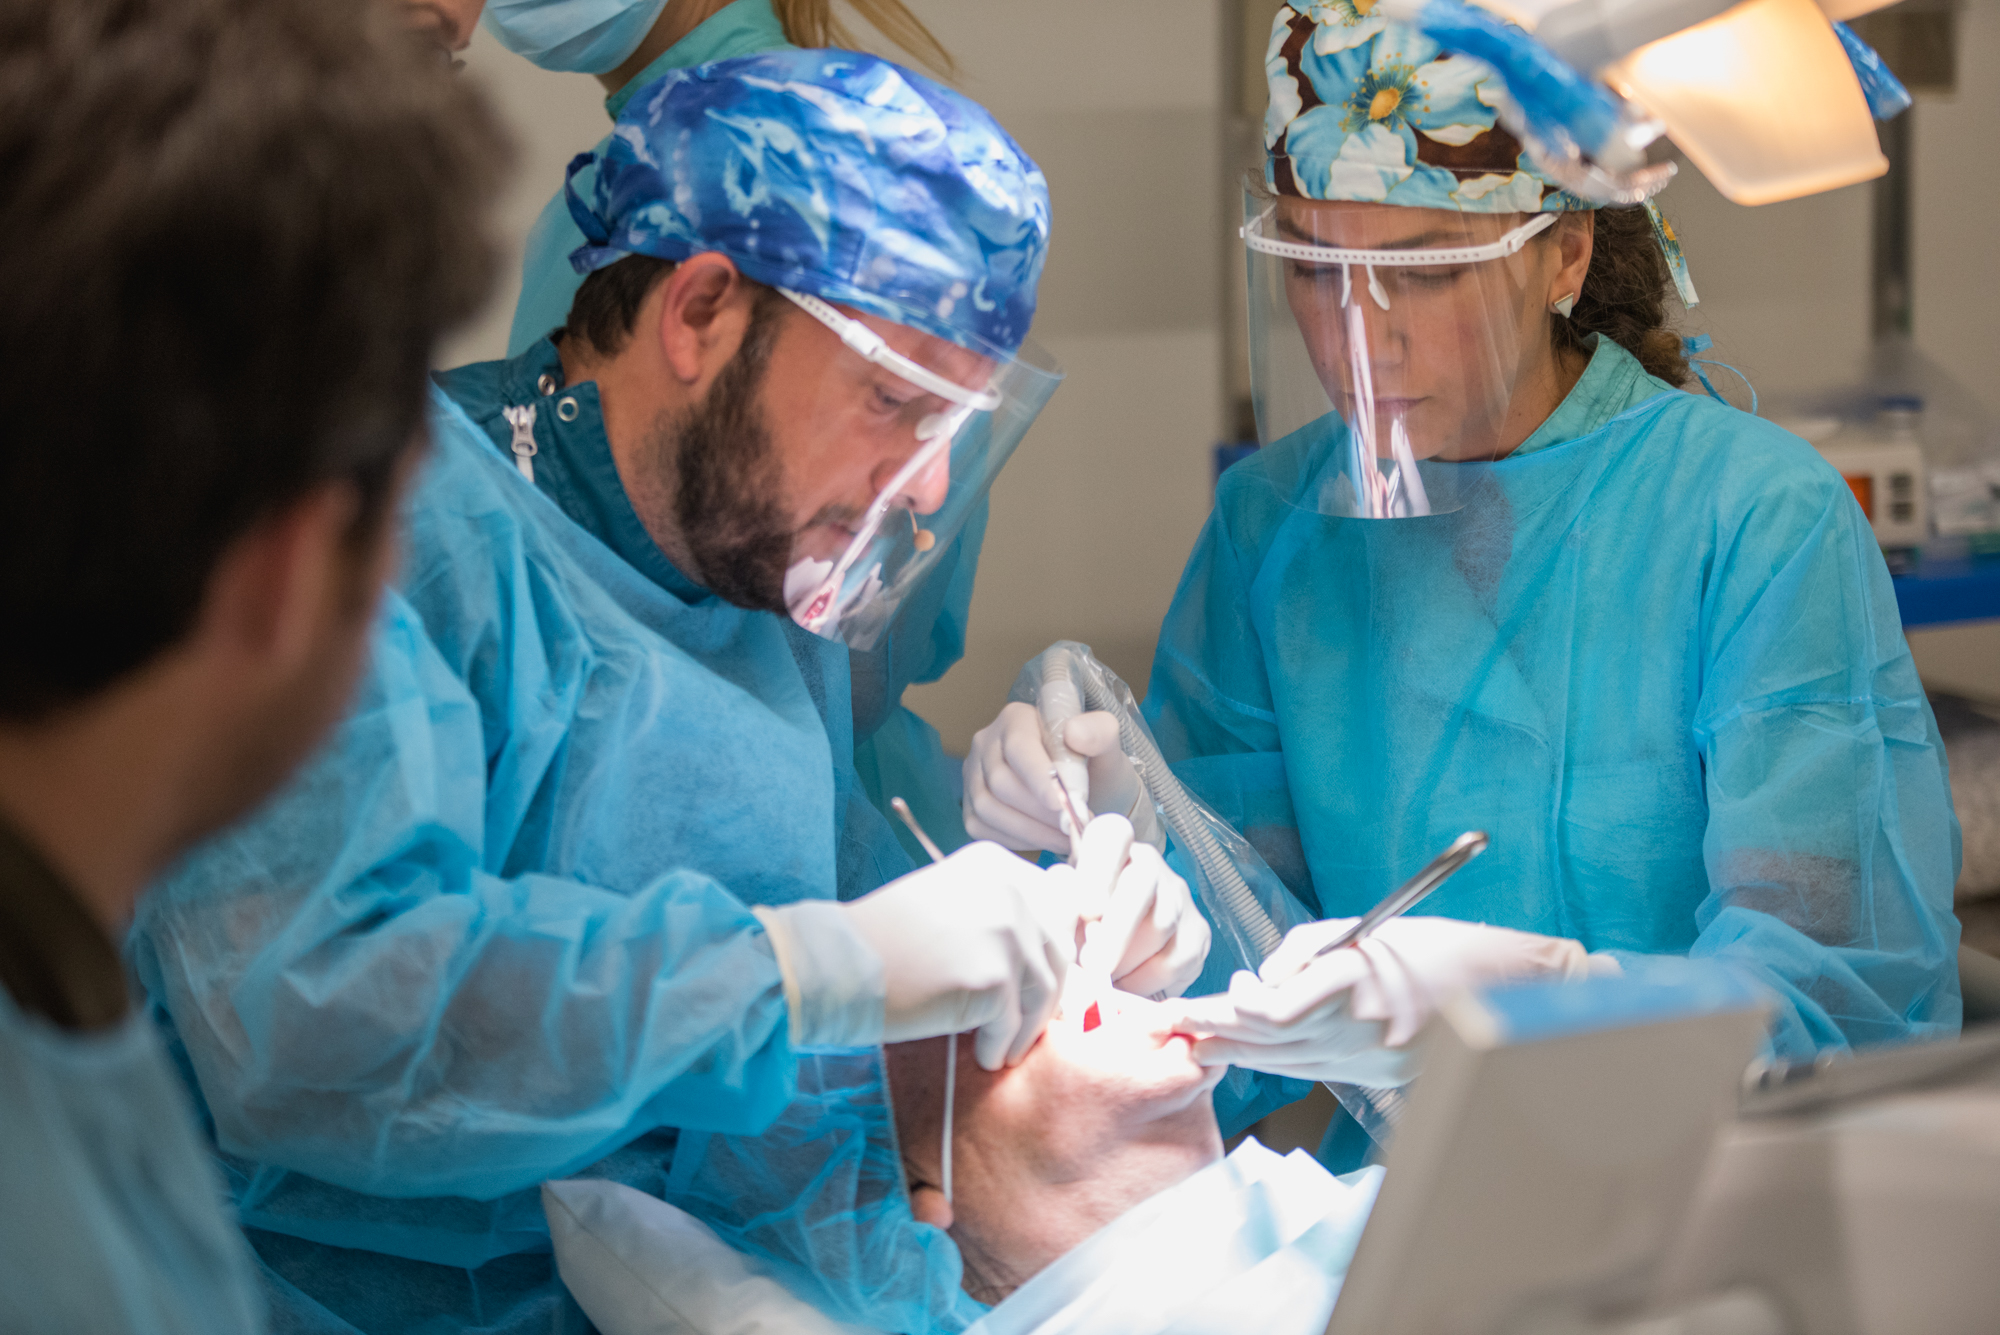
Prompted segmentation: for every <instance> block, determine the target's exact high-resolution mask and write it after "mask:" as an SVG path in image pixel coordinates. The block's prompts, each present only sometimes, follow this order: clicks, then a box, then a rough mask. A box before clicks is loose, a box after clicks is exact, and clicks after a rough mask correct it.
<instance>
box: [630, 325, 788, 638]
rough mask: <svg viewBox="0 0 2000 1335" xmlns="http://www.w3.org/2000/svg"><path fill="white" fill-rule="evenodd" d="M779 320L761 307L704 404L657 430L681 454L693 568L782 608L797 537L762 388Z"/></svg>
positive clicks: (740, 595)
mask: <svg viewBox="0 0 2000 1335" xmlns="http://www.w3.org/2000/svg"><path fill="white" fill-rule="evenodd" d="M774 317H775V312H772V313H770V314H767V313H766V311H765V309H764V307H763V304H762V303H760V304H759V307H758V310H757V312H756V314H755V315H754V316H753V317H752V322H751V326H750V329H749V331H748V332H747V333H746V334H745V335H744V338H743V346H742V347H741V348H740V349H739V350H738V351H737V354H736V356H735V357H733V358H731V359H730V362H729V365H727V366H725V367H724V368H723V369H722V373H721V374H720V375H718V376H717V377H716V379H715V383H714V384H713V385H711V386H710V387H709V391H708V394H707V395H706V396H705V397H704V398H703V399H702V401H701V403H699V404H698V405H696V406H695V407H693V408H691V409H689V410H687V411H686V412H684V413H681V414H680V415H678V416H677V417H674V418H669V419H664V420H663V421H662V422H661V423H660V426H659V427H658V428H656V430H657V433H658V437H657V439H656V441H655V450H656V457H660V458H666V457H672V458H673V459H674V460H675V472H676V474H677V477H676V486H675V490H674V518H675V520H676V522H678V523H679V525H680V530H681V537H682V540H683V541H684V542H686V544H687V547H688V551H689V553H690V555H691V556H692V557H693V559H694V563H695V567H696V568H695V569H694V570H692V571H689V572H688V573H689V574H690V575H693V576H694V577H695V578H697V579H699V580H700V581H701V582H702V583H703V584H704V585H706V586H707V587H708V588H709V589H710V590H711V591H712V592H714V593H716V594H717V595H719V596H720V597H722V598H724V599H727V600H728V601H729V602H732V603H735V604H736V605H737V606H738V607H748V608H754V609H756V610H758V611H763V612H777V613H779V614H781V615H782V614H783V613H784V612H785V570H786V568H787V567H788V566H789V565H790V564H791V557H792V544H793V540H794V537H795V534H794V531H793V529H792V526H791V524H790V523H789V522H787V519H786V515H785V507H784V469H783V468H782V467H780V465H779V462H778V455H777V451H776V449H775V448H774V446H773V445H772V442H771V433H770V431H769V430H768V429H767V428H766V426H765V423H764V414H763V410H762V406H761V404H760V402H759V395H758V391H759V390H760V388H761V387H762V385H763V381H764V370H765V367H766V365H767V364H768V362H769V356H770V350H771V343H772V337H773V335H774V334H775V332H776V319H775V318H774Z"/></svg>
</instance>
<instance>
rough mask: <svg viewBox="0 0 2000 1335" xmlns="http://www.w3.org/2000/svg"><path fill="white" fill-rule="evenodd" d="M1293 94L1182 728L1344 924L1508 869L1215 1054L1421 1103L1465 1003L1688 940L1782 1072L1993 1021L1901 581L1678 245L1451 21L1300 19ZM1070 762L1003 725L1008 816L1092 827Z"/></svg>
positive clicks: (1166, 644) (1177, 731)
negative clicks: (1397, 891) (1248, 381)
mask: <svg viewBox="0 0 2000 1335" xmlns="http://www.w3.org/2000/svg"><path fill="white" fill-rule="evenodd" d="M1343 14H1346V15H1347V17H1342V15H1343ZM1266 68H1267V70H1268V72H1269V76H1270V84H1271V104H1270V112H1269V115H1268V119H1267V121H1266V143H1267V146H1268V149H1269V152H1268V156H1267V162H1266V171H1265V178H1264V188H1263V189H1261V190H1257V191H1253V192H1251V197H1250V199H1249V200H1248V202H1247V208H1246V225H1245V241H1246V245H1247V246H1248V248H1249V259H1250V265H1251V282H1250V288H1251V307H1252V309H1251V348H1252V361H1253V379H1254V380H1255V383H1256V392H1257V399H1258V402H1257V408H1258V420H1259V427H1260V434H1261V435H1262V436H1263V438H1264V441H1265V448H1264V449H1263V450H1261V451H1260V452H1259V453H1258V454H1257V455H1255V456H1253V457H1252V458H1250V459H1249V460H1246V461H1245V462H1243V463H1242V464H1240V465H1238V466H1237V467H1236V468H1234V469H1232V470H1231V471H1230V472H1229V473H1228V474H1227V475H1226V476H1225V477H1224V478H1223V480H1222V483H1221V486H1220V487H1219V488H1218V491H1217V495H1216V504H1215V510H1214V513H1213V514H1212V515H1211V517H1210V519H1209V522H1208V525H1207V528H1206V529H1205V531H1204V532H1203V534H1202V537H1201V540H1200V542H1199V544H1198V545H1197V546H1196V548H1195V551H1194V554H1193V556H1192V558H1191V559H1190V561H1189V563H1188V566H1187V569H1186V572H1185V574H1184V575H1183V577H1182V580H1181V584H1180V588H1179V590H1178V592H1177V594H1176V595H1175V598H1174V602H1173V605H1172V608H1171V610H1170V611H1169V612H1168V615H1167V619H1166V623H1165V625H1164V626H1163V627H1162V630H1161V634H1160V642H1159V648H1158V653H1157V656H1156V657H1155V659H1154V666H1153V675H1152V681H1151V689H1150V693H1149V695H1148V697H1147V703H1146V713H1147V716H1148V718H1149V719H1150V721H1151V723H1152V726H1153V728H1154V729H1155V731H1156V733H1157V736H1158V740H1159V742H1160V744H1161V746H1162V748H1163V749H1164V750H1165V752H1166V754H1167V755H1168V756H1169V757H1170V758H1171V759H1173V760H1175V761H1176V764H1175V771H1176V773H1177V774H1178V775H1179V776H1180V777H1181V778H1182V780H1183V781H1184V782H1186V783H1187V784H1188V785H1189V786H1190V787H1191V788H1193V789H1194V790H1195V791H1196V792H1197V793H1199V794H1200V795H1201V796H1203V797H1204V798H1206V799H1207V800H1208V801H1209V802H1210V803H1211V804H1212V805H1214V806H1215V807H1216V808H1217V809H1218V810H1220V811H1221V812H1222V813H1223V815H1225V816H1226V817H1227V818H1228V819H1229V820H1230V821H1231V823H1232V824H1234V825H1235V826H1237V827H1238V828H1239V829H1241V830H1242V831H1243V832H1244V833H1245V835H1246V836H1247V837H1248V838H1249V839H1250V840H1251V841H1252V842H1253V843H1254V844H1255V845H1256V846H1257V847H1258V849H1259V850H1260V851H1261V852H1262V853H1263V855H1264V856H1265V858H1266V859H1267V860H1268V861H1269V862H1270V863H1271V864H1272V866H1273V867H1274V868H1275V869H1277V870H1278V871H1279V872H1280V874H1281V875H1282V876H1283V877H1284V878H1285V879H1286V881H1287V882H1288V884H1289V885H1290V886H1291V887H1292V889H1293V890H1294V891H1295V892H1297V893H1298V895H1299V896H1300V897H1301V899H1302V900H1304V901H1305V903H1306V904H1307V906H1308V907H1309V908H1311V909H1313V910H1314V911H1315V912H1316V914H1317V915H1320V916H1324V917H1328V918H1333V919H1345V918H1351V917H1352V916H1353V915H1356V914H1358V913H1360V912H1362V911H1363V910H1364V909H1366V908H1367V907H1368V906H1369V905H1371V904H1372V903H1373V902H1375V901H1376V900H1377V899H1378V898H1380V897H1381V896H1382V895H1383V894H1385V893H1386V892H1387V891H1388V890H1390V889H1391V888H1392V887H1394V886H1395V885H1396V884H1397V883H1398V882H1399V881H1401V880H1402V879H1403V878H1404V877H1407V876H1408V875H1409V874H1410V873H1412V872H1413V871H1415V870H1416V869H1417V868H1418V867H1420V866H1421V865H1422V864H1423V863H1424V862H1425V861H1427V860H1428V859H1429V858H1430V857H1431V856H1432V855H1434V854H1435V853H1437V852H1438V851H1439V850H1440V849H1442V848H1444V847H1445V846H1446V845H1447V844H1448V843H1450V842H1451V840H1452V839H1453V838H1454V837H1455V836H1456V835H1458V834H1459V833H1460V832H1461V831H1465V830H1472V829H1480V830H1486V831H1488V832H1490V833H1491V835H1492V838H1493V845H1492V849H1491V851H1490V852H1488V853H1487V854H1486V855H1485V856H1483V857H1481V858H1480V859H1478V860H1477V861H1475V862H1473V863H1472V864H1471V865H1470V866H1469V867H1468V868H1467V869H1466V870H1465V871H1462V872H1460V873H1459V874H1458V876H1457V877H1456V878H1455V879H1453V880H1452V881H1450V882H1449V883H1447V884H1446V885H1445V886H1444V888H1442V889H1441V890H1439V891H1438V892H1437V893H1436V894H1435V895H1433V896H1432V897H1431V899H1429V900H1428V901H1427V902H1426V904H1425V906H1424V913H1425V914H1427V915H1435V916H1428V917H1422V918H1418V917H1412V918H1407V919H1404V920H1402V921H1400V922H1396V923H1392V924H1390V925H1389V926H1388V927H1387V928H1385V929H1384V930H1383V931H1382V932H1381V933H1380V934H1378V936H1377V937H1376V938H1374V940H1373V941H1372V942H1370V943H1368V944H1367V945H1366V947H1365V948H1364V949H1363V950H1360V951H1351V950H1343V951H1338V952H1334V953H1333V954H1331V955H1329V956H1327V957H1325V958H1323V959H1320V960H1318V961H1316V962H1314V963H1312V964H1310V965H1307V967H1305V968H1304V969H1303V970H1301V969H1300V965H1301V964H1303V963H1305V961H1306V960H1307V959H1308V958H1309V957H1310V956H1311V954H1312V949H1313V948H1314V947H1316V946H1317V945H1318V944H1320V943H1321V942H1323V941H1325V940H1326V939H1328V938H1329V937H1330V936H1331V934H1332V933H1333V932H1334V931H1336V930H1338V929H1339V928H1340V927H1342V926H1344V925H1345V924H1344V922H1339V921H1336V922H1320V923H1312V924H1308V925H1306V926H1304V927H1300V928H1298V929H1295V931H1294V932H1293V933H1292V935H1291V937H1290V938H1288V939H1287V941H1286V943H1285V945H1284V946H1283V947H1281V948H1280V950H1279V951H1278V952H1277V953H1276V954H1274V955H1273V956H1272V957H1271V959H1270V960H1268V961H1266V963H1265V965H1264V968H1263V970H1262V977H1261V980H1260V979H1257V978H1252V977H1250V976H1249V975H1247V974H1241V975H1238V977H1237V979H1236V982H1235V984H1234V985H1233V986H1232V988H1231V990H1230V992H1229V993H1228V995H1227V996H1225V997H1215V998H1207V999H1195V1000H1192V1001H1189V1002H1186V1003H1183V1006H1184V1012H1185V1013H1184V1016H1183V1020H1182V1025H1183V1028H1184V1029H1185V1030H1186V1031H1187V1032H1190V1033H1195V1034H1198V1035H1208V1036H1209V1037H1208V1038H1206V1039H1205V1040H1204V1041H1203V1042H1202V1043H1200V1044H1199V1050H1200V1051H1201V1052H1202V1054H1203V1057H1204V1059H1205V1060H1211V1061H1218V1062H1220V1061H1228V1062H1232V1063H1236V1064H1240V1065H1245V1066H1249V1067H1253V1068H1256V1069H1259V1070H1265V1071H1271V1072H1274V1073H1278V1074H1285V1075H1294V1076H1302V1077H1308V1078H1314V1079H1332V1080H1343V1081H1349V1082H1353V1083H1360V1084H1374V1085H1383V1084H1394V1083H1398V1082H1399V1081H1400V1080H1402V1079H1406V1078H1407V1077H1408V1075H1409V1074H1410V1071H1411V1068H1410V1064H1409V1063H1408V1062H1407V1061H1398V1060H1397V1053H1398V1050H1399V1045H1400V1044H1402V1043H1403V1042H1404V1041H1406V1040H1407V1038H1408V1037H1409V1036H1410V1035H1411V1034H1412V1033H1413V1032H1414V1031H1415V1029H1416V1027H1417V1026H1418V1025H1419V1024H1420V1023H1421V1022H1422V1020H1423V1018H1424V1017H1425V1016H1426V1015H1427V1013H1428V1011H1429V1009H1430V1007H1431V1006H1432V1004H1433V1003H1434V1001H1435V999H1437V998H1439V997H1441V996H1442V995H1443V994H1444V993H1445V992H1446V991H1448V990H1450V989H1451V988H1453V987H1455V986H1459V985H1466V984H1478V983H1481V982H1489V981H1493V980H1495V979H1497V978H1507V977H1518V976H1525V975H1538V974H1555V975H1558V976H1576V975H1579V974H1582V973H1584V972H1586V971H1594V970H1605V971H1609V970H1612V969H1616V968H1621V967H1622V968H1624V969H1626V970H1635V969H1645V968H1647V967H1649V966H1648V960H1649V958H1651V957H1659V956H1693V957H1698V958H1713V959H1718V960H1723V961H1727V962H1729V963H1731V964H1733V965H1735V966H1737V967H1739V968H1741V969H1744V970H1747V971H1749V972H1750V973H1752V974H1754V975H1755V976H1756V978H1757V979H1758V980H1759V981H1760V982H1761V983H1763V984H1764V985H1765V986H1767V987H1768V988H1769V989H1770V991H1771V992H1772V993H1773V994H1774V997H1775V1000H1776V1013H1775V1016H1774V1020H1773V1031H1772V1042H1773V1044H1774V1047H1775V1049H1776V1052H1777V1053H1778V1055H1780V1056H1783V1057H1793V1058H1796V1057H1806V1056H1810V1055H1811V1054H1813V1053H1815V1052H1816V1051H1822V1050H1826V1049H1832V1048H1844V1047H1848V1046H1861V1045H1864V1044H1878V1043H1888V1042H1896V1041H1902V1040H1911V1039H1919V1038H1931V1037H1938V1036H1942V1035H1949V1034H1952V1033H1955V1032H1956V1031H1957V1029H1958V1026H1959V1017H1960V1001H1959V990H1958V981H1957V973H1956V968H1955V951H1956V946H1957V939H1958V926H1957V923H1956V921H1955V919H1954V918H1953V916H1952V911H1951V892H1952V884H1953V882H1954V880H1955V879H1956V876H1957V872H1958V863H1959V834H1958V824H1957V821H1956V819H1955V818H1954V816H1953V814H1952V810H1951V802H1950V794H1949V789H1948V787H1947V784H1946V778H1945V764H1944V755H1943V750H1942V746H1941V744H1940V742H1939V738H1938V732H1937V727H1936V724H1935V722H1934V720H1933V718H1932V716H1931V711H1930V707H1929V705H1928V703H1927V701H1926V700H1925V697H1924V694H1923V689H1922V686H1921V684H1920V683H1919V681H1918V679H1917V672H1916V669H1915V667H1914V665H1913V664H1912V662H1911V659H1910V654H1909V651H1908V648H1907V647H1906V645H1905V644H1904V640H1903V635H1902V629H1901V626H1900V623H1899V620H1898V616H1897V610H1896V600H1895V597H1894V594H1893V592H1892V589H1891V586H1890V583H1889V577H1888V572H1887V570H1886V568H1885V567H1884V565H1883V562H1882V557H1881V553H1880V551H1879V549H1878V548H1877V546H1876V543H1875V541H1874V538H1873V536H1872V534H1871V532H1870V530H1869V527H1868V523H1867V521H1866V519H1865V518H1864V517H1863V516H1862V514H1861V512H1860V510H1859V508H1858V507H1857V506H1856V504H1855V503H1854V499H1853V497H1852V496H1851V495H1850V494H1849V492H1848V489H1847V487H1846V486H1845V484H1844V483H1843V481H1842V479H1841V478H1840V476H1839V475H1838V474H1837V473H1836V472H1834V470H1833V469H1832V468H1830V467H1828V466H1827V465H1826V463H1825V462H1824V461H1823V460H1821V459H1820V458H1819V456H1818V455H1817V454H1816V453H1815V452H1814V451H1813V450H1812V448H1811V447H1810V446H1808V445H1806V444H1805V443H1804V442H1803V441H1800V440H1798V439H1796V438H1795V437H1793V436H1791V435H1789V434H1787V433H1786V432H1784V431H1782V430H1780V429H1778V428H1777V427H1775V426H1772V425H1771V424H1769V423H1767V422H1763V421H1760V420H1758V419H1757V418H1755V417H1753V416H1750V415H1748V414H1745V413H1742V412H1739V411H1737V410H1735V409H1733V408H1730V407H1727V406H1726V405H1724V404H1722V403H1720V402H1718V401H1716V400H1714V399H1712V398H1706V397H1699V396H1695V395H1690V394H1687V393H1683V392H1680V390H1679V389H1678V388H1677V386H1678V385H1679V384H1680V383H1682V382H1683V381H1684V380H1685V379H1686V377H1687V374H1688V367H1687V363H1686V362H1685V360H1684V356H1683V353H1682V351H1681V346H1680V341H1679V340H1678V339H1677V338H1675V337H1674V336H1673V335H1672V333H1671V331H1669V330H1668V329H1666V328H1665V327H1664V321H1663V310H1664V305H1663V298H1664V293H1665V289H1666V288H1667V286H1668V283H1669V279H1670V276H1671V273H1672V269H1671V268H1670V264H1669V261H1668V259H1667V258H1666V256H1665V255H1664V254H1663V250H1666V251H1668V252H1670V253H1671V254H1672V255H1673V256H1674V259H1675V262H1677V261H1678V246H1677V244H1675V243H1673V241H1672V238H1671V233H1670V232H1668V231H1667V230H1666V229H1665V227H1664V224H1663V223H1659V222H1658V220H1657V218H1655V219H1654V220H1653V221H1652V222H1651V223H1649V212H1650V211H1649V210H1640V209H1622V210H1621V209H1603V210H1601V211H1599V210H1593V209H1592V207H1591V206H1590V205H1588V204H1586V203H1585V202H1583V201H1581V200H1579V199H1577V198H1576V197H1574V196H1572V195H1569V194H1566V193H1564V192H1563V191H1561V190H1559V189H1558V188H1557V187H1556V186H1555V185H1554V184H1552V183H1551V182H1549V181H1547V180H1545V179H1542V178H1541V177H1539V176H1538V175H1537V174H1536V173H1535V171H1534V170H1533V169H1532V167H1531V166H1530V164H1529V159H1527V158H1526V157H1525V156H1524V155H1522V154H1521V153H1520V148H1519V145H1518V144H1517V143H1516V142H1515V141H1514V140H1513V138H1512V137H1511V136H1509V135H1508V134H1507V133H1506V131H1505V130H1504V129H1502V128H1499V127H1497V126H1496V125H1495V117H1494V113H1493V111H1492V109H1491V108H1492V106H1493V105H1494V104H1495V103H1497V102H1498V101H1499V100H1500V97H1501V96H1502V95H1503V94H1504V89H1503V88H1502V87H1501V86H1500V84H1499V79H1498V77H1497V76H1496V75H1495V74H1494V73H1493V72H1492V71H1491V69H1490V68H1488V67H1486V66H1484V65H1481V64H1479V63H1477V62H1474V61H1471V60H1468V59H1466V58H1464V57H1457V56H1451V55H1447V54H1445V53H1443V52H1442V51H1440V50H1439V48H1438V47H1437V46H1436V45H1435V44H1434V43H1432V42H1430V41H1429V40H1428V39H1426V38H1424V37H1423V36H1421V35H1420V34H1417V33H1415V32H1413V31H1410V30H1407V29H1403V28H1399V27H1398V26H1397V25H1394V24H1390V23H1385V22H1384V21H1383V20H1381V19H1379V18H1365V17H1357V16H1354V14H1353V12H1352V11H1351V10H1348V9H1346V7H1338V8H1336V7H1335V6H1323V7H1322V6H1314V7H1312V10H1311V16H1310V17H1309V16H1307V15H1306V14H1302V13H1299V12H1297V11H1295V10H1293V9H1290V8H1286V9H1282V10H1280V11H1279V14H1278V18H1277V21H1276V23H1275V25H1274V27H1273V31H1272V41H1271V47H1270V55H1269V59H1268V62H1267V66H1266ZM1656 228H1657V242H1656ZM1070 726H1071V736H1070V738H1069V741H1070V743H1071V745H1072V747H1073V748H1076V749H1082V750H1086V751H1089V752H1091V753H1093V754H1095V755H1097V756H1098V759H1097V760H1095V761H1094V762H1093V774H1092V787H1093V790H1097V789H1100V788H1101V789H1104V790H1105V791H1107V792H1110V793H1114V794H1118V795H1121V796H1122V795H1124V794H1127V793H1129V792H1130V787H1129V781H1128V780H1127V779H1126V778H1125V776H1124V774H1123V770H1124V766H1125V762H1124V760H1123V757H1121V756H1119V755H1118V753H1117V751H1116V748H1115V745H1113V746H1110V747H1106V746H1105V745H1104V742H1105V741H1106V738H1105V737H1104V736H1103V733H1102V729H1101V728H1096V727H1093V726H1092V724H1091V722H1090V719H1089V716H1085V717H1084V718H1083V719H1079V720H1076V721H1074V722H1073V723H1072V724H1071V725H1070ZM1039 751H1040V741H1039V735H1038V733H1037V732H1036V729H1035V727H1034V723H1033V719H1032V717H1030V716H1025V715H1024V714H1023V713H1022V712H1021V707H1020V706H1010V707H1009V711H1008V712H1006V713H1003V714H1002V716H1001V718H1000V719H999V720H998V721H997V722H996V723H995V724H994V725H993V726H992V727H990V728H988V729H987V730H986V731H984V732H982V733H981V734H980V736H979V738H978V739H977V741H976V742H975V746H974V750H973V754H972V755H971V757H969V759H968V761H967V766H966V784H967V789H966V812H967V824H968V828H969V829H971V830H972V831H974V832H975V833H976V834H981V835H985V836H988V837H991V836H1000V837H1002V838H1003V839H1004V840H1005V841H1007V842H1011V843H1013V844H1015V845H1016V846H1025V845H1035V844H1041V845H1043V846H1046V845H1047V844H1048V843H1050V842H1052V841H1050V840H1048V839H1047V838H1046V833H1045V832H1046V830H1047V829H1048V827H1049V826H1051V825H1053V824H1054V818H1053V807H1052V804H1051V803H1050V802H1049V800H1048V797H1049V794H1048V793H1047V792H1046V789H1047V788H1048V787H1049V784H1048V781H1047V779H1046V778H1045V777H1042V776H1044V775H1045V774H1046V764H1047V762H1046V760H1045V759H1042V758H1041V757H1040V755H1039V754H1038V753H1039ZM1454 920H1457V921H1454ZM1471 924H1488V925H1489V926H1483V927H1475V926H1472V925H1471Z"/></svg>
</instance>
